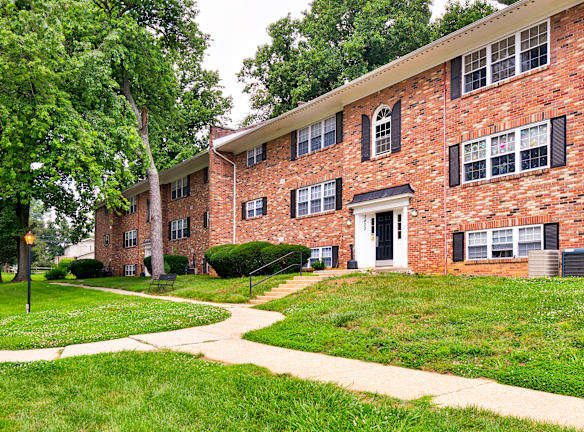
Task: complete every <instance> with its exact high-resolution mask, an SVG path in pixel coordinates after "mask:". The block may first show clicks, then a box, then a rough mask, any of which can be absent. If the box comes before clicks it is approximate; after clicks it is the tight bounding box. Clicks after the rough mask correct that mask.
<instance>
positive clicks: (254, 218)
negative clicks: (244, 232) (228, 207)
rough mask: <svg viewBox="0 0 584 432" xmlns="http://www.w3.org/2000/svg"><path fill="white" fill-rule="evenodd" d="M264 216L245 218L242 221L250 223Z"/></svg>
mask: <svg viewBox="0 0 584 432" xmlns="http://www.w3.org/2000/svg"><path fill="white" fill-rule="evenodd" d="M264 216H265V215H260V216H254V217H246V218H245V219H243V220H244V221H252V220H256V219H261V218H262V217H264Z"/></svg>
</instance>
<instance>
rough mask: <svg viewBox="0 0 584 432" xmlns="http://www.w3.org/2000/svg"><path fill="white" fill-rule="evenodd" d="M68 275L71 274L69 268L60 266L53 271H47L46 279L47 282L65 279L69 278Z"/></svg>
mask: <svg viewBox="0 0 584 432" xmlns="http://www.w3.org/2000/svg"><path fill="white" fill-rule="evenodd" d="M59 264H60V263H59ZM67 273H69V268H68V267H67V268H66V267H61V266H60V265H59V266H56V267H53V268H52V269H50V270H49V271H47V272H46V273H45V279H46V280H56V279H65V276H67Z"/></svg>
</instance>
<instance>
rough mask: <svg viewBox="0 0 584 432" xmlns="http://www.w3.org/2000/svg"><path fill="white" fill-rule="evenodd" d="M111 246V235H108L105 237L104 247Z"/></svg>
mask: <svg viewBox="0 0 584 432" xmlns="http://www.w3.org/2000/svg"><path fill="white" fill-rule="evenodd" d="M109 244H110V235H109V234H106V235H104V236H103V245H104V246H106V247H107V246H109Z"/></svg>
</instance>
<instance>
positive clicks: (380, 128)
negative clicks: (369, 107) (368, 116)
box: [373, 107, 391, 156]
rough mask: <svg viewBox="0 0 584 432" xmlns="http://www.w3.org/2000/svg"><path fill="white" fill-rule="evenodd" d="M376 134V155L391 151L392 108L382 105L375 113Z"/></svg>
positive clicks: (374, 126)
mask: <svg viewBox="0 0 584 432" xmlns="http://www.w3.org/2000/svg"><path fill="white" fill-rule="evenodd" d="M373 133H374V136H375V145H374V148H375V155H376V156H377V155H382V154H384V153H389V152H390V151H391V110H390V109H389V108H388V107H381V108H379V110H378V111H377V114H376V115H375V120H374V122H373Z"/></svg>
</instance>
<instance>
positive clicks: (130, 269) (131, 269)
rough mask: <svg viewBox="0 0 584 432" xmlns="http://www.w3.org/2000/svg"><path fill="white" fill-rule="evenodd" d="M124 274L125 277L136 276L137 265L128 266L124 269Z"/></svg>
mask: <svg viewBox="0 0 584 432" xmlns="http://www.w3.org/2000/svg"><path fill="white" fill-rule="evenodd" d="M124 274H125V275H126V276H136V275H137V274H138V265H137V264H128V265H126V266H125V268H124Z"/></svg>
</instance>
